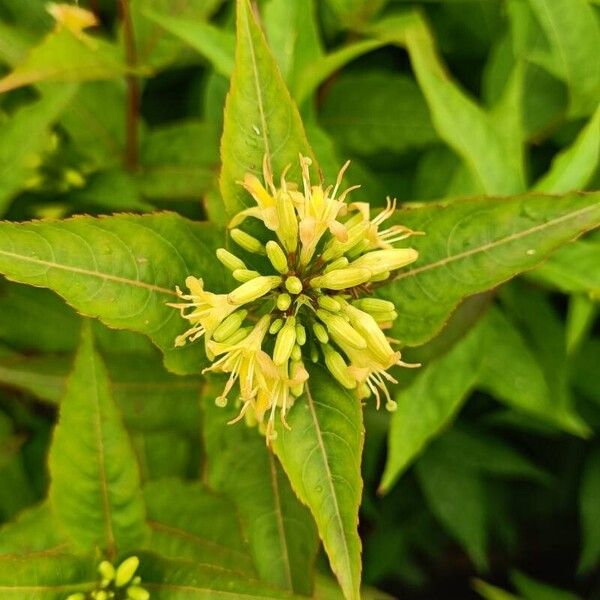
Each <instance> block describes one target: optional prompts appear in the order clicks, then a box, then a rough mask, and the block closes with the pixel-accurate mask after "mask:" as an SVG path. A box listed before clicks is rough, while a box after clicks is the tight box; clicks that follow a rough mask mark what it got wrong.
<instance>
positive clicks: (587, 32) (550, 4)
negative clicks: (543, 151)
mask: <svg viewBox="0 0 600 600" xmlns="http://www.w3.org/2000/svg"><path fill="white" fill-rule="evenodd" d="M528 1H529V5H530V6H531V8H532V10H533V12H534V13H535V16H536V18H537V19H538V22H539V24H540V25H541V27H542V29H543V30H544V32H545V34H546V36H547V39H548V41H549V43H550V47H551V51H552V55H553V60H554V62H555V64H556V68H557V71H558V73H560V74H561V76H562V77H563V78H564V80H565V81H566V82H567V84H568V86H569V90H570V93H571V107H570V113H571V116H581V115H587V114H589V113H591V112H592V111H594V110H595V109H596V107H597V103H598V94H599V93H600V61H598V47H599V46H600V24H599V23H598V20H597V18H596V14H595V13H594V10H593V8H591V7H590V6H589V4H588V3H587V2H586V0H528Z"/></svg>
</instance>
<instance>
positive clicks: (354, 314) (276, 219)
mask: <svg viewBox="0 0 600 600" xmlns="http://www.w3.org/2000/svg"><path fill="white" fill-rule="evenodd" d="M310 164H311V161H310V159H309V158H306V157H303V156H301V157H300V165H301V170H302V182H301V186H298V185H296V184H295V183H292V182H289V181H287V180H286V173H287V170H288V169H286V170H285V171H284V173H283V174H282V176H281V180H280V183H279V186H278V187H277V186H276V185H275V183H274V181H273V175H272V172H271V169H270V165H269V162H268V160H267V159H266V158H265V161H264V163H263V177H264V184H263V182H261V181H260V180H259V179H258V178H257V177H256V176H254V175H252V174H247V175H246V176H245V177H244V181H243V182H241V184H242V185H243V186H244V188H245V189H246V190H247V191H248V192H249V194H250V195H251V196H252V198H253V199H254V201H255V202H256V206H252V207H251V208H247V209H245V210H242V211H241V212H240V213H238V214H237V215H236V216H235V217H234V218H233V219H232V221H231V222H230V224H229V234H230V237H231V239H232V240H233V242H234V246H237V247H238V248H240V249H242V250H243V251H244V252H245V254H244V256H249V258H250V259H251V260H252V255H259V256H262V257H266V260H265V259H264V258H263V259H262V261H261V260H254V262H255V263H256V264H260V265H261V266H260V267H256V265H254V264H252V265H249V264H246V262H244V260H242V258H240V257H238V256H237V255H236V254H234V253H233V252H231V251H230V250H226V249H225V248H220V249H219V250H217V258H218V259H219V261H220V262H221V263H222V264H223V265H224V266H225V267H226V268H227V269H228V270H229V271H231V273H232V276H233V278H234V279H235V280H236V281H237V282H239V285H238V286H237V287H235V289H232V290H231V291H230V292H229V294H213V293H211V292H208V291H206V290H205V289H204V283H203V281H202V279H197V278H196V277H194V276H190V277H188V278H187V279H186V286H187V288H188V290H189V293H184V292H182V291H181V290H180V289H179V288H177V294H178V296H179V297H180V298H181V299H182V300H183V302H181V303H178V304H172V305H171V306H174V307H175V308H178V309H179V310H180V311H181V316H182V317H183V318H184V319H187V320H188V321H189V323H190V328H189V329H188V330H187V331H186V332H185V333H183V334H182V335H180V336H178V337H177V339H176V340H175V344H176V345H177V346H181V345H184V344H185V343H187V342H193V341H195V340H197V339H198V338H200V337H202V336H203V337H204V343H205V347H206V353H207V355H208V357H209V359H210V360H211V361H213V363H212V365H211V366H210V367H208V368H207V369H205V372H221V373H227V374H229V379H228V381H227V383H226V384H225V388H224V389H223V392H222V393H221V395H220V396H219V397H218V398H217V399H216V403H217V405H219V406H225V405H226V404H227V403H228V401H229V397H230V395H231V392H232V390H233V389H234V387H235V385H236V383H237V384H238V388H239V402H240V403H241V409H240V413H239V416H238V417H237V418H236V419H234V421H237V420H239V419H241V418H242V417H245V419H246V420H247V422H248V423H250V424H254V423H258V424H259V425H260V427H261V429H262V431H263V432H264V433H265V434H266V438H267V443H269V440H271V439H274V437H275V436H276V432H275V429H274V421H275V415H276V412H277V411H278V410H279V415H280V418H281V421H282V423H283V424H284V426H286V427H288V425H287V423H286V418H285V417H286V413H287V411H288V410H289V408H290V407H291V406H292V404H293V403H294V401H295V399H296V398H298V396H300V395H301V394H302V391H303V388H304V384H305V382H306V380H307V379H308V372H307V370H306V368H305V361H306V360H311V361H313V362H319V361H320V360H322V361H323V362H324V363H325V366H326V367H327V369H328V370H329V371H330V372H331V374H332V375H333V377H335V379H336V380H337V381H338V382H339V383H340V384H341V385H342V386H344V387H345V388H347V389H351V390H356V393H357V394H358V396H359V397H360V398H367V397H369V396H371V395H373V396H374V397H375V399H376V402H377V407H379V405H380V402H381V396H382V395H383V398H384V399H385V406H386V408H387V409H388V410H394V409H395V407H396V404H395V402H394V401H393V400H392V399H391V397H390V394H389V392H388V389H387V385H386V384H387V382H392V383H396V381H395V379H394V378H393V377H392V376H391V375H390V374H389V373H388V370H389V369H390V368H391V367H393V366H394V365H401V366H405V367H412V366H418V365H409V364H406V363H404V362H402V360H401V356H400V352H399V351H398V350H394V349H393V348H392V345H391V343H390V342H391V340H389V339H388V338H387V337H386V335H385V334H384V332H383V330H384V329H386V328H388V327H390V326H391V325H392V323H393V321H394V320H395V319H396V317H397V316H398V315H397V313H396V311H395V308H394V305H393V303H391V302H388V301H386V300H381V299H379V298H373V297H370V293H371V286H372V284H373V283H377V282H383V281H385V280H386V279H388V278H389V277H390V275H391V273H392V272H393V271H396V270H397V269H400V268H402V267H404V266H406V265H408V264H410V263H412V262H414V261H415V260H416V259H417V256H418V254H417V251H416V250H414V249H413V248H395V247H394V243H396V242H399V241H402V240H404V239H406V238H408V237H410V236H411V235H414V234H416V233H418V232H415V231H412V230H410V229H408V228H407V227H404V226H402V225H392V226H390V227H387V228H384V227H383V224H384V222H385V221H386V220H387V219H388V218H389V217H391V216H392V215H393V213H394V211H395V208H396V202H395V201H391V200H390V199H389V198H388V201H387V206H386V208H385V209H383V210H382V211H381V212H380V213H379V214H377V215H376V216H375V217H374V218H371V214H370V208H369V205H368V204H367V203H363V202H357V203H350V204H348V203H346V197H347V195H348V193H349V192H350V191H352V190H353V189H354V188H349V189H347V190H345V191H343V192H341V193H340V185H341V182H342V177H343V175H344V172H345V170H346V168H347V167H348V164H349V163H346V164H345V165H344V167H343V168H342V170H341V171H340V173H339V175H338V178H337V181H336V183H335V186H329V187H327V188H324V187H323V186H322V185H313V184H312V183H311V181H310V174H309V167H310ZM355 187H358V186H355ZM249 218H251V219H257V220H258V221H259V222H261V223H262V225H263V226H264V227H265V229H266V235H264V236H262V237H263V238H267V237H270V238H271V239H269V241H267V242H266V243H263V242H262V241H261V240H259V239H257V238H256V237H254V236H252V235H250V234H249V233H248V232H246V231H244V230H243V229H241V228H240V227H241V226H242V225H244V222H245V221H246V219H249ZM265 265H268V268H265ZM234 421H232V422H234Z"/></svg>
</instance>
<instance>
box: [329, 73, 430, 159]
mask: <svg viewBox="0 0 600 600" xmlns="http://www.w3.org/2000/svg"><path fill="white" fill-rule="evenodd" d="M319 121H320V123H321V124H322V125H323V126H324V127H325V128H326V129H327V130H328V131H329V133H330V134H331V135H332V136H333V137H334V138H335V139H336V141H337V142H338V143H339V144H340V145H341V146H342V147H343V148H345V149H346V150H347V151H348V152H349V153H351V154H352V155H358V156H364V155H369V154H377V153H379V152H385V151H389V152H397V153H402V152H407V151H409V150H412V149H417V148H422V147H423V146H427V145H429V144H431V143H432V142H434V141H435V140H436V139H437V136H436V134H435V131H434V130H433V127H432V125H431V120H430V118H429V112H428V110H427V105H426V104H425V101H424V99H423V96H422V94H421V92H420V91H419V88H418V87H417V85H416V84H415V83H414V81H413V80H412V79H410V78H409V77H406V76H404V75H394V74H391V73H389V72H386V71H375V70H372V71H368V72H366V73H358V74H353V73H350V74H348V75H341V76H340V77H339V78H337V79H336V80H335V82H334V83H333V84H332V86H331V88H330V89H329V90H328V93H327V96H326V97H325V99H324V101H323V105H322V107H321V112H320V115H319Z"/></svg>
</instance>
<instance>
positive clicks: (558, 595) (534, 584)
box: [510, 571, 580, 600]
mask: <svg viewBox="0 0 600 600" xmlns="http://www.w3.org/2000/svg"><path fill="white" fill-rule="evenodd" d="M510 578H511V581H512V583H513V585H514V586H515V587H516V588H517V590H518V591H519V593H520V594H521V595H522V596H523V597H524V598H525V600H580V597H579V596H578V595H577V594H573V593H571V592H567V591H566V590H563V589H561V588H557V587H554V586H552V585H548V584H547V583H541V582H539V581H536V580H535V579H532V578H531V577H529V576H527V575H525V574H524V573H521V572H520V571H512V573H511V577H510Z"/></svg>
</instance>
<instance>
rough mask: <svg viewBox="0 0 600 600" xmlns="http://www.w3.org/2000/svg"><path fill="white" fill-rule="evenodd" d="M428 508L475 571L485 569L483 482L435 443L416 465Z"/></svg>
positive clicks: (485, 511)
mask: <svg viewBox="0 0 600 600" xmlns="http://www.w3.org/2000/svg"><path fill="white" fill-rule="evenodd" d="M416 472H417V477H418V479H419V483H420V485H421V489H422V491H423V494H424V496H425V499H426V501H427V504H428V505H429V508H430V509H431V511H432V512H433V514H434V515H435V517H436V518H437V519H438V520H439V521H440V523H441V524H442V525H443V526H444V528H445V529H446V530H447V531H448V533H450V535H452V536H453V537H454V538H455V539H456V540H457V541H458V542H459V543H460V544H461V545H462V546H464V547H465V549H466V550H467V552H468V554H469V556H470V557H471V560H472V561H473V563H474V564H475V566H476V567H477V569H478V570H483V569H485V568H486V566H487V557H486V544H487V520H488V514H487V512H488V511H487V499H486V496H485V486H484V482H483V480H482V479H481V478H480V477H478V476H477V475H476V474H474V473H473V472H472V471H470V470H469V469H465V468H464V465H462V464H460V463H457V462H456V461H455V460H452V459H451V458H450V457H448V456H447V455H446V454H445V453H444V450H443V446H442V445H441V444H438V443H437V442H435V443H434V444H432V445H431V446H430V447H429V448H428V449H427V452H425V454H423V456H421V458H419V460H418V462H417V465H416Z"/></svg>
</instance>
